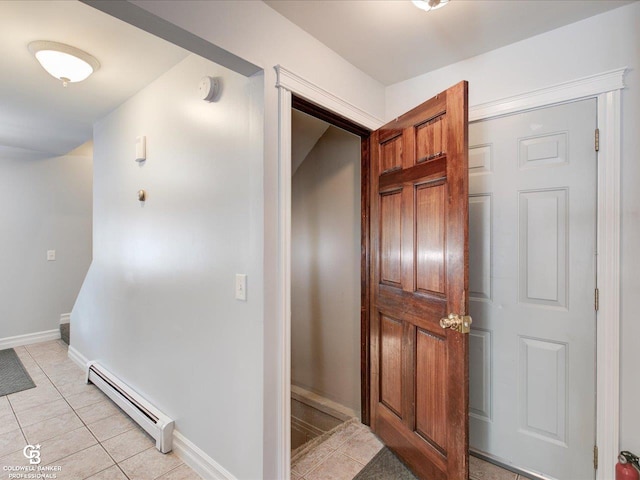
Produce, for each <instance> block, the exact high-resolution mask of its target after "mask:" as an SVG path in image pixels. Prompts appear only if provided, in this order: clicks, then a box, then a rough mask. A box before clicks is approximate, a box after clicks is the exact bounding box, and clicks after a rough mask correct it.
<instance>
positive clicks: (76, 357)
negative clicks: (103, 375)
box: [67, 345, 89, 371]
mask: <svg viewBox="0 0 640 480" xmlns="http://www.w3.org/2000/svg"><path fill="white" fill-rule="evenodd" d="M67 357H69V360H71V361H72V362H73V363H75V364H76V365H78V366H79V367H80V368H81V369H82V370H83V371H86V370H87V365H88V363H89V359H88V358H87V357H85V356H84V355H83V354H81V353H80V352H79V351H78V350H76V349H75V348H74V347H73V346H71V345H69V349H68V350H67Z"/></svg>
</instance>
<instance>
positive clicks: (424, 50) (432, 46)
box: [264, 0, 632, 85]
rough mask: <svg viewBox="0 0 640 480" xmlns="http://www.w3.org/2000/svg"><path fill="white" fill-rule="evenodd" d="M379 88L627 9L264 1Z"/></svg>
mask: <svg viewBox="0 0 640 480" xmlns="http://www.w3.org/2000/svg"><path fill="white" fill-rule="evenodd" d="M264 1H265V3H266V4H267V5H269V6H270V7H272V8H273V9H275V10H277V11H278V12H280V13H281V14H282V15H284V16H285V17H287V18H288V19H289V20H291V21H292V22H293V23H295V24H297V25H298V26H299V27H301V28H302V29H303V30H305V31H307V32H308V33H310V34H311V35H313V36H314V37H315V38H317V39H318V40H320V41H321V42H322V43H324V44H325V45H327V46H328V47H330V48H331V49H333V50H334V51H335V52H337V53H338V54H340V55H341V56H342V57H344V58H345V59H347V60H348V61H349V62H350V63H351V64H353V65H355V66H356V67H358V68H359V69H361V70H362V71H364V72H365V73H367V74H369V76H371V77H373V78H374V79H376V80H378V81H379V82H380V83H382V84H384V85H391V84H393V83H396V82H400V81H402V80H406V79H408V78H411V77H415V76H417V75H420V74H423V73H426V72H429V71H432V70H435V69H437V68H440V67H443V66H445V65H449V64H451V63H454V62H458V61H460V60H464V59H466V58H470V57H473V56H475V55H479V54H481V53H485V52H488V51H490V50H494V49H496V48H499V47H502V46H505V45H509V44H511V43H514V42H517V41H519V40H523V39H525V38H529V37H532V36H534V35H538V34H540V33H543V32H546V31H549V30H553V29H555V28H558V27H561V26H564V25H567V24H570V23H574V22H577V21H578V20H582V19H584V18H587V17H590V16H593V15H597V14H599V13H602V12H604V11H606V10H611V9H613V8H617V7H620V6H622V5H626V4H628V3H631V2H632V0H622V1H619V0H451V1H450V3H449V4H448V5H446V6H445V7H443V8H440V9H438V10H433V11H431V12H424V11H422V10H419V9H418V8H416V7H415V6H413V4H412V3H411V2H410V1H409V0H340V1H337V0H304V1H303V0H264Z"/></svg>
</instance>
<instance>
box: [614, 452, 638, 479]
mask: <svg viewBox="0 0 640 480" xmlns="http://www.w3.org/2000/svg"><path fill="white" fill-rule="evenodd" d="M616 480H640V466H639V465H638V457H636V456H635V455H634V454H633V453H631V452H620V455H618V463H617V464H616Z"/></svg>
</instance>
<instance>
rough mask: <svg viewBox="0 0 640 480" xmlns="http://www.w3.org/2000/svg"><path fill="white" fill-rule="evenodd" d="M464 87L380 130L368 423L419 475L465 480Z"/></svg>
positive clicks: (375, 151)
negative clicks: (452, 318) (454, 318)
mask: <svg viewBox="0 0 640 480" xmlns="http://www.w3.org/2000/svg"><path fill="white" fill-rule="evenodd" d="M467 88H468V87H467V83H466V82H461V83H459V84H458V85H456V86H454V87H452V88H451V89H449V90H447V91H445V92H443V93H441V94H439V95H437V96H436V97H434V98H433V99H431V100H429V101H427V102H425V103H424V104H423V105H421V106H420V107H417V108H415V109H413V110H411V111H410V112H408V113H407V114H405V115H402V116H401V117H399V118H397V119H396V120H394V121H392V122H390V123H389V124H387V125H385V126H384V127H382V128H381V129H380V130H378V131H376V132H374V133H373V134H372V136H371V139H370V149H371V161H372V165H371V171H372V172H375V173H374V174H373V175H371V177H370V181H371V184H370V188H369V192H370V193H369V194H370V197H369V198H370V200H371V202H370V203H371V254H372V261H371V272H370V279H371V282H370V285H371V296H370V302H371V313H372V316H371V330H370V332H371V337H370V352H371V425H372V427H373V429H374V431H375V432H376V433H377V434H378V435H379V436H380V438H381V439H382V440H383V441H384V442H385V443H386V444H387V445H388V446H389V447H390V448H391V449H392V450H393V451H394V452H395V453H396V454H398V455H399V456H400V457H401V458H402V459H403V460H404V461H405V462H406V463H407V465H409V467H410V468H411V469H412V470H413V471H414V472H415V473H416V474H417V475H418V477H420V478H425V479H426V478H428V479H429V480H436V479H442V480H445V479H448V480H466V478H468V418H467V414H468V336H466V335H464V334H461V333H459V332H455V331H452V330H443V329H442V327H440V325H439V321H440V319H441V318H442V317H446V316H447V315H448V314H449V313H458V314H460V315H465V314H466V312H467V297H468V149H467V145H468V138H467V116H468V105H467Z"/></svg>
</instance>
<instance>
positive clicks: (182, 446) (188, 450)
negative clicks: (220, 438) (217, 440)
mask: <svg viewBox="0 0 640 480" xmlns="http://www.w3.org/2000/svg"><path fill="white" fill-rule="evenodd" d="M173 451H174V453H175V454H176V455H177V456H178V457H180V459H181V460H182V461H183V462H184V463H186V464H187V465H188V466H189V467H191V468H192V469H193V470H194V471H195V472H196V473H197V474H198V475H200V476H201V477H202V478H203V479H205V480H236V477H235V476H233V475H232V474H231V473H230V472H229V471H228V470H226V469H225V468H224V467H223V466H222V465H220V464H219V463H218V462H216V461H215V460H214V459H213V458H211V457H210V456H209V455H207V454H206V453H204V452H203V451H202V450H201V449H200V448H198V447H197V446H196V445H195V444H194V443H193V442H191V441H190V440H189V439H187V438H186V437H185V436H184V435H182V434H181V433H180V432H178V431H177V430H174V431H173Z"/></svg>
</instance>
